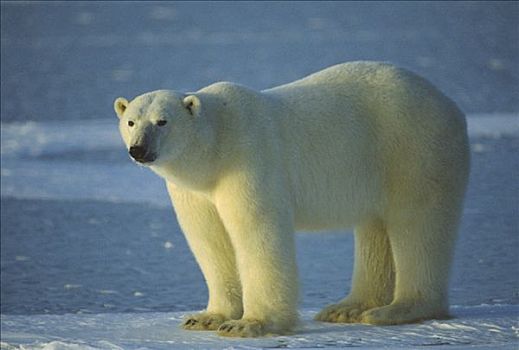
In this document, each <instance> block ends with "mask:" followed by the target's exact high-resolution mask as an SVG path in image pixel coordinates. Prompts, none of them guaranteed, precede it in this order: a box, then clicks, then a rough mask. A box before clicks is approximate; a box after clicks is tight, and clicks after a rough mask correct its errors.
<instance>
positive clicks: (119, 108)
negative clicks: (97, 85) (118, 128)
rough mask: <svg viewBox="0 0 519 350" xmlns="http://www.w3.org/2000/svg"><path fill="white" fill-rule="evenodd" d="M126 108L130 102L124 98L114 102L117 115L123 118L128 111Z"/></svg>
mask: <svg viewBox="0 0 519 350" xmlns="http://www.w3.org/2000/svg"><path fill="white" fill-rule="evenodd" d="M126 107H128V100H127V99H125V98H124V97H119V98H117V99H116V100H115V102H114V109H115V113H117V116H118V117H119V118H121V117H122V116H123V114H124V111H125V110H126Z"/></svg>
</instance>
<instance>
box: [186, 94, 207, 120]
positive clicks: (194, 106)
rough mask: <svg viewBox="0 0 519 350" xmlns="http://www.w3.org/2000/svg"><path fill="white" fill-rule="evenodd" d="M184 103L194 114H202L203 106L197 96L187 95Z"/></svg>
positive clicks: (196, 115)
mask: <svg viewBox="0 0 519 350" xmlns="http://www.w3.org/2000/svg"><path fill="white" fill-rule="evenodd" d="M182 103H183V104H184V107H185V108H186V109H187V110H188V111H189V113H190V114H191V115H192V116H195V117H198V116H199V115H200V108H201V106H202V103H201V102H200V99H199V98H198V97H197V96H195V95H189V96H186V97H185V98H184V100H183V101H182Z"/></svg>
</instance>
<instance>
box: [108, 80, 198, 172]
mask: <svg viewBox="0 0 519 350" xmlns="http://www.w3.org/2000/svg"><path fill="white" fill-rule="evenodd" d="M114 109H115V112H116V113H117V116H118V117H119V130H120V132H121V136H122V138H123V140H124V143H125V144H126V147H127V149H128V152H129V154H130V156H131V158H132V159H133V160H135V161H136V162H138V163H140V164H144V165H149V166H160V165H162V164H166V163H168V162H170V161H173V160H175V159H177V158H179V157H180V156H181V155H182V154H184V153H185V151H186V150H188V149H190V148H192V147H195V148H196V145H191V143H193V142H196V140H198V139H199V138H200V137H199V136H200V129H201V128H203V125H201V123H202V121H201V120H200V119H201V118H200V114H201V102H200V99H199V98H198V97H197V96H196V95H193V94H191V95H185V94H182V93H177V92H174V91H168V90H158V91H153V92H149V93H146V94H143V95H140V96H138V97H136V98H135V99H133V100H132V101H130V102H129V101H128V100H127V99H125V98H123V97H119V98H117V99H116V100H115V102H114Z"/></svg>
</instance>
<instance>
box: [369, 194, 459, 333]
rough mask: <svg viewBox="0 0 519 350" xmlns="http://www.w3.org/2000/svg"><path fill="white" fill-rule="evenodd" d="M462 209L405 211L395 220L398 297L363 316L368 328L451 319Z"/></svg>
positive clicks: (392, 234)
mask: <svg viewBox="0 0 519 350" xmlns="http://www.w3.org/2000/svg"><path fill="white" fill-rule="evenodd" d="M439 208H441V209H439ZM459 210H460V209H459V208H457V207H455V206H453V205H452V204H451V205H449V204H445V203H444V204H443V205H437V208H430V209H427V208H422V209H411V210H406V211H405V212H402V213H400V214H399V216H398V218H397V219H394V218H393V220H391V222H390V224H389V225H388V233H389V238H390V242H391V248H392V251H393V257H394V261H395V268H396V285H395V297H394V300H393V302H392V303H391V304H390V305H387V306H383V307H380V308H376V309H371V310H368V311H366V312H364V313H363V314H362V320H361V321H362V322H363V323H370V324H402V323H411V322H417V321H421V320H426V319H431V318H438V319H441V318H445V317H447V316H448V280H449V270H450V265H451V261H452V255H453V250H454V243H455V239H456V230H457V223H458V212H459Z"/></svg>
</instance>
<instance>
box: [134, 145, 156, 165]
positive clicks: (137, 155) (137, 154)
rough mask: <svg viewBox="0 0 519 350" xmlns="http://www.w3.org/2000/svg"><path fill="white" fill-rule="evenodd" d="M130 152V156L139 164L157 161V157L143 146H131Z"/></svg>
mask: <svg viewBox="0 0 519 350" xmlns="http://www.w3.org/2000/svg"><path fill="white" fill-rule="evenodd" d="M129 151H130V152H129V153H130V156H132V158H133V159H135V160H136V161H138V162H139V163H147V162H152V161H154V160H155V156H154V155H153V154H148V150H147V149H146V148H145V147H143V146H131V147H130V150H129Z"/></svg>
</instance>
